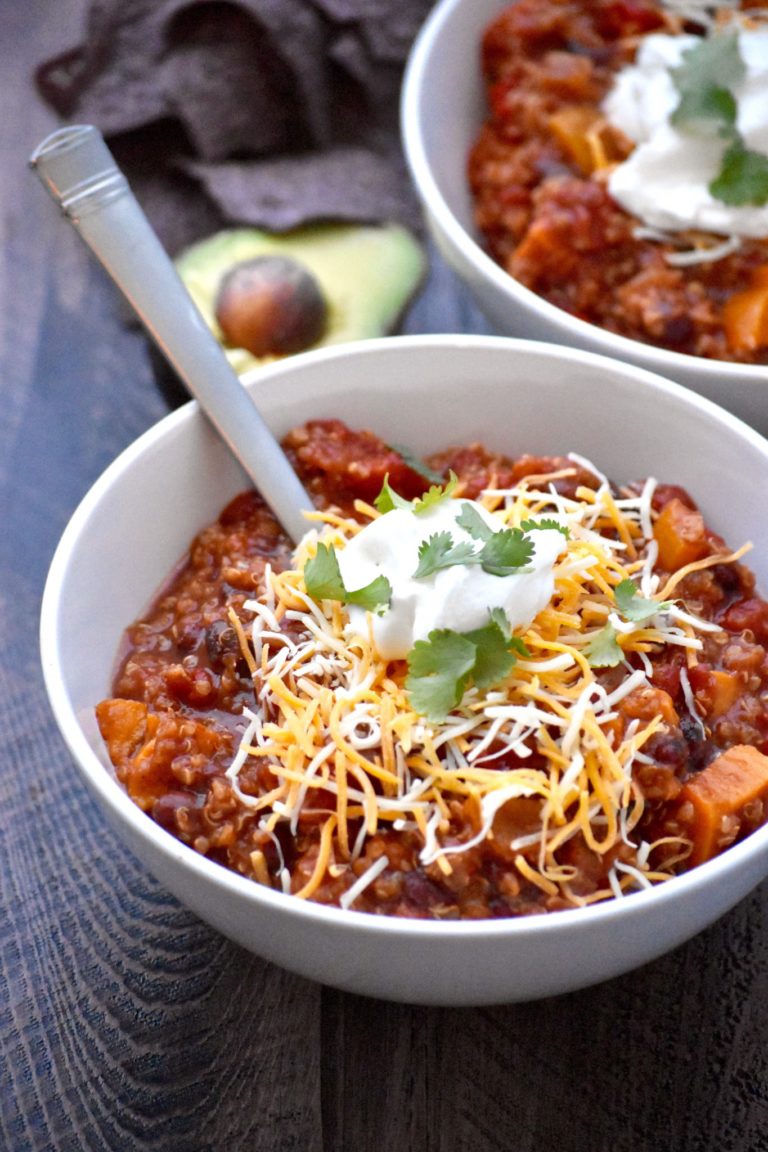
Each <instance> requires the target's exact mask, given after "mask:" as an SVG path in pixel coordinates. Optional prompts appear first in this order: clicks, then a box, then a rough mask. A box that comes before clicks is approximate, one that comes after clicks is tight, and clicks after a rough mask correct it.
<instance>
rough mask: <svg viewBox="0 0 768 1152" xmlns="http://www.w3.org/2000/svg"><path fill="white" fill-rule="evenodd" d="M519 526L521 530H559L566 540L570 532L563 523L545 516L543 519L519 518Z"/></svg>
mask: <svg viewBox="0 0 768 1152" xmlns="http://www.w3.org/2000/svg"><path fill="white" fill-rule="evenodd" d="M520 527H521V528H522V530H523V532H533V531H537V530H538V531H539V532H546V531H549V529H554V530H555V531H556V532H561V533H562V535H563V536H565V538H566V540H569V539H570V537H571V534H570V532H569V531H568V529H567V528H566V527H565V525H564V524H558V522H557V520H553V519H552V518H551V517H547V516H545V517H544V519H543V520H521V521H520Z"/></svg>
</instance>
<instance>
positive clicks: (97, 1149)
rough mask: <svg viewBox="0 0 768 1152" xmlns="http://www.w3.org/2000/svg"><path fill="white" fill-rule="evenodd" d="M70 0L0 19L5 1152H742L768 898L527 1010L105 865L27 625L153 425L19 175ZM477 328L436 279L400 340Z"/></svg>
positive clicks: (133, 379)
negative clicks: (91, 507)
mask: <svg viewBox="0 0 768 1152" xmlns="http://www.w3.org/2000/svg"><path fill="white" fill-rule="evenodd" d="M82 10H83V0H24V2H23V3H22V2H21V0H4V3H3V4H2V5H0V61H1V62H2V67H1V68H0V77H1V79H0V84H2V87H3V102H2V107H3V111H2V118H1V119H0V189H1V190H2V218H1V219H2V224H1V227H2V232H1V235H2V243H1V244H0V406H1V407H0V480H1V482H2V497H1V498H0V509H1V512H0V516H1V520H0V736H2V772H1V774H0V1148H2V1149H3V1150H7V1152H33V1150H34V1152H42V1150H44V1149H45V1150H53V1152H75V1150H80V1149H88V1150H94V1152H103V1150H105V1149H108V1150H115V1152H122V1150H132V1149H158V1150H161V1152H207V1150H210V1152H223V1150H228V1152H229V1150H236V1152H239V1150H240V1149H242V1150H244V1152H289V1150H296V1152H320V1150H323V1152H458V1150H460V1149H461V1150H464V1149H466V1150H467V1152H486V1150H491V1149H497V1150H500V1152H528V1150H531V1152H534V1150H535V1152H570V1150H573V1152H585V1150H588V1152H602V1150H605V1152H608V1150H609V1149H610V1150H614V1149H617V1150H619V1152H621V1150H627V1152H657V1150H662V1149H663V1150H664V1152H726V1150H738V1152H748V1150H749V1152H759V1150H763V1149H766V1148H768V1075H767V1073H768V1056H767V1055H766V1053H767V1052H768V1045H767V1044H766V1041H767V1040H768V888H766V887H765V886H763V887H762V888H761V889H759V890H758V891H756V892H755V893H754V894H753V895H752V896H750V897H749V898H748V899H747V900H745V901H744V902H743V903H742V904H741V905H740V906H739V907H737V908H736V909H735V910H734V911H733V912H731V913H730V914H729V915H728V916H726V917H725V918H724V919H723V920H721V921H720V922H719V923H718V924H716V925H715V926H714V927H713V928H712V929H711V930H710V931H708V932H706V933H704V934H703V935H701V936H699V937H698V938H697V939H695V940H693V941H692V942H691V943H689V944H688V945H686V946H685V947H682V948H679V949H678V950H677V951H676V952H674V953H672V954H671V955H669V956H667V957H665V958H664V959H662V960H659V961H657V962H656V963H654V964H651V965H648V966H647V967H645V968H644V969H642V970H640V971H638V972H635V973H633V974H631V975H628V976H625V977H623V978H621V979H617V980H614V981H612V982H610V983H607V984H604V985H602V986H600V987H597V988H593V989H591V990H588V991H585V992H580V993H578V994H573V995H569V996H564V997H560V998H558V999H552V1000H548V1001H544V1002H540V1003H532V1004H523V1005H511V1006H508V1007H501V1008H492V1009H485V1010H443V1009H421V1008H413V1007H405V1006H401V1005H393V1004H384V1003H377V1002H374V1001H371V1000H365V999H361V998H358V997H354V996H351V995H346V994H343V993H340V992H336V991H332V990H328V989H325V988H322V987H320V986H318V985H316V984H312V983H309V982H307V981H304V980H301V979H299V978H297V977H295V976H292V975H288V974H286V973H285V972H282V971H280V970H278V969H276V968H274V967H271V966H269V965H267V964H266V963H264V962H262V961H261V960H259V959H257V958H255V957H253V956H250V955H248V954H246V953H245V952H243V951H242V950H240V949H239V948H237V947H235V946H234V945H232V944H230V943H229V942H228V941H226V940H224V939H223V938H222V937H220V936H218V935H217V934H216V933H214V932H212V931H211V930H209V929H208V928H207V927H206V926H205V925H204V924H202V923H200V921H199V920H197V919H196V918H195V917H194V916H193V915H192V914H191V913H189V912H187V911H186V910H185V909H184V908H182V907H180V906H179V905H178V904H177V903H176V901H175V900H174V899H172V898H171V897H170V896H169V895H168V893H167V892H165V891H164V890H163V889H162V888H161V887H159V886H158V884H157V883H156V882H155V881H154V879H153V878H152V877H151V876H150V875H149V874H148V873H147V872H146V871H145V870H144V868H143V867H142V866H141V865H140V864H139V863H137V861H136V860H135V859H133V857H132V856H130V855H129V854H128V852H127V851H126V850H125V849H124V848H123V847H122V845H121V844H120V843H119V841H118V840H117V839H116V837H115V836H114V835H113V833H112V832H111V831H110V829H109V828H107V827H106V825H105V823H104V820H103V819H102V817H101V815H100V813H99V812H98V811H97V810H96V808H95V807H94V805H93V803H92V802H91V800H90V798H89V796H88V795H87V794H86V791H85V789H84V787H83V785H82V784H81V782H80V779H79V777H78V775H77V773H76V771H75V769H74V767H73V766H72V764H71V762H70V759H69V756H68V754H67V752H66V750H65V748H64V745H63V743H62V741H61V739H60V738H59V736H58V733H57V730H56V728H55V726H54V723H53V720H52V718H51V715H50V712H49V709H48V706H47V702H46V698H45V693H44V689H43V683H42V677H41V673H40V668H39V662H38V654H37V618H38V611H39V605H40V596H41V592H42V588H43V582H44V579H45V574H46V570H47V567H48V564H49V561H50V558H51V555H52V553H53V550H54V547H55V545H56V542H57V539H58V537H59V535H60V533H61V531H62V529H63V527H64V525H65V523H66V521H67V518H68V517H69V516H70V514H71V513H72V511H73V509H74V508H75V506H76V504H77V502H78V501H79V499H80V497H81V496H82V495H83V494H84V493H85V492H86V490H87V489H88V487H89V486H90V484H91V483H92V481H93V480H95V478H96V477H97V476H98V475H99V473H100V472H101V471H102V469H103V468H104V467H105V466H106V465H107V464H108V463H109V462H110V461H111V460H112V459H113V458H114V457H115V456H116V454H117V453H118V452H119V451H120V450H121V449H122V448H123V447H124V446H125V445H126V444H128V443H129V442H130V441H131V440H133V439H134V437H136V436H137V435H138V434H139V433H140V432H142V431H143V430H144V429H145V428H146V427H147V426H148V425H150V424H151V423H153V422H154V421H155V420H157V419H158V418H159V417H161V416H162V415H163V414H164V412H165V411H166V403H165V401H164V399H163V397H162V394H161V392H160V391H159V389H158V387H157V385H156V382H155V379H154V377H153V374H152V371H151V369H150V365H149V361H148V357H147V352H146V346H145V343H144V341H143V339H142V337H141V336H140V335H139V334H138V333H137V332H135V331H131V330H128V329H127V328H126V327H125V326H124V324H123V323H122V322H121V313H120V309H119V307H118V305H117V302H116V299H115V296H114V294H113V293H112V291H111V289H110V287H109V285H107V284H106V283H105V280H104V277H103V276H102V274H101V273H100V271H99V270H98V269H97V268H96V267H95V266H94V263H93V261H92V260H91V259H90V258H89V256H88V255H87V253H86V251H85V249H84V248H83V247H82V246H81V244H80V242H79V240H78V239H77V237H76V236H75V234H74V232H73V231H72V230H71V229H69V228H68V227H66V226H65V225H64V224H63V223H61V221H60V220H59V218H58V215H57V213H56V211H55V210H54V209H53V207H52V205H51V203H50V202H49V201H48V199H47V198H46V197H45V195H44V194H43V192H42V190H41V189H40V188H39V187H38V186H37V185H36V182H35V181H34V180H33V178H32V177H31V176H30V175H29V174H28V173H27V171H26V168H25V161H26V157H27V156H28V154H29V152H30V151H31V149H32V148H33V147H34V145H35V144H36V143H37V142H38V141H39V140H40V139H41V138H42V137H43V136H44V135H45V134H46V132H48V131H49V130H50V129H51V128H52V127H53V126H54V120H53V118H52V117H51V115H50V114H49V113H48V112H47V110H46V109H45V108H44V107H43V106H42V105H41V104H40V102H39V101H38V100H37V98H36V97H35V95H34V93H33V91H32V88H31V85H30V82H29V77H30V72H31V68H32V65H33V63H34V62H36V61H38V60H40V59H41V58H43V57H45V56H46V55H48V54H50V53H52V52H55V51H58V50H60V49H62V48H64V47H67V46H69V45H70V44H72V43H74V42H76V41H77V40H78V39H79V37H80V34H81V30H82V29H81V20H82ZM462 329H463V330H469V331H480V330H485V326H484V322H483V321H482V320H481V319H480V317H479V316H478V314H477V313H476V312H475V311H474V310H473V308H472V307H471V305H470V304H469V302H468V300H467V298H466V297H465V295H464V294H463V292H462V291H461V290H460V289H459V287H458V286H457V284H456V282H455V280H454V279H453V277H452V276H451V274H450V273H449V272H448V271H447V270H446V269H445V268H444V267H443V266H442V265H441V264H440V263H439V261H438V260H437V259H435V260H434V262H433V274H432V277H431V279H430V281H429V283H428V285H427V287H426V289H425V291H424V293H423V295H422V297H421V298H420V300H419V301H418V303H417V304H416V306H415V307H414V308H413V310H412V312H411V314H410V316H409V319H408V322H407V330H408V331H413V332H421V331H439V330H445V331H451V330H462Z"/></svg>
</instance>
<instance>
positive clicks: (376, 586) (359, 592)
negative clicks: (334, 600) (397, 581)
mask: <svg viewBox="0 0 768 1152" xmlns="http://www.w3.org/2000/svg"><path fill="white" fill-rule="evenodd" d="M391 599H392V585H391V584H390V582H389V580H387V578H386V576H377V577H376V578H375V579H374V580H371V582H370V584H366V585H365V586H364V587H363V588H355V589H353V590H352V591H350V590H347V591H346V593H345V596H344V603H346V604H356V605H357V606H358V608H365V610H366V611H367V612H376V611H377V610H378V609H380V608H386V607H388V606H389V602H390V600H391Z"/></svg>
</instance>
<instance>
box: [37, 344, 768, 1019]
mask: <svg viewBox="0 0 768 1152" xmlns="http://www.w3.org/2000/svg"><path fill="white" fill-rule="evenodd" d="M248 387H250V388H251V389H252V391H253V393H254V395H255V396H257V398H258V403H259V405H260V406H261V408H262V410H263V413H264V415H265V417H266V419H267V422H268V423H269V425H270V426H271V427H272V429H273V431H275V432H276V433H277V434H278V435H281V434H283V433H285V432H286V431H287V430H288V429H289V428H290V427H292V426H294V425H296V424H298V423H301V422H302V421H304V420H306V419H308V418H311V417H329V416H339V417H342V418H343V419H345V420H346V421H347V422H348V423H349V424H350V425H352V426H358V427H362V426H365V427H370V428H372V429H374V430H375V431H376V432H378V433H379V434H381V435H382V436H383V437H384V438H385V439H389V440H392V441H394V442H397V443H405V444H408V445H409V446H410V447H411V448H412V449H413V450H415V451H418V452H428V451H429V450H431V449H436V448H438V447H444V446H447V445H448V444H451V443H457V442H463V443H466V442H469V441H471V440H475V439H479V440H482V441H484V442H485V443H486V444H488V445H489V446H491V447H494V448H497V449H504V450H506V451H508V452H510V453H520V452H524V451H530V452H536V453H539V452H543V453H547V452H550V453H551V452H556V453H562V452H566V451H569V450H573V451H577V452H580V453H582V454H583V455H585V456H588V457H591V458H592V459H593V460H594V462H595V463H596V464H598V465H599V467H600V468H602V469H603V470H604V471H606V472H607V473H608V474H609V475H611V476H613V477H614V478H616V479H619V480H630V479H633V478H640V477H643V476H646V475H649V474H652V475H655V476H657V477H658V478H660V479H664V480H668V481H671V482H674V483H679V484H683V485H684V486H687V487H688V488H690V490H691V491H692V492H693V493H694V494H695V495H696V497H697V498H698V499H699V501H700V504H701V506H702V508H703V509H704V510H705V512H706V514H707V517H708V519H709V522H710V523H711V526H712V527H713V528H714V529H715V530H716V531H719V532H721V533H722V534H724V535H725V536H726V538H727V539H728V541H729V542H731V543H733V544H734V545H738V544H741V543H742V542H743V541H745V540H746V539H751V538H753V536H754V534H755V533H756V532H758V531H759V529H760V523H759V522H756V517H755V509H758V508H760V507H762V505H763V503H764V500H765V492H766V490H768V442H766V441H764V440H763V439H762V438H761V437H760V436H758V435H757V434H756V433H755V432H753V431H752V430H751V429H749V428H747V427H746V426H745V425H743V424H742V423H741V422H740V421H738V420H736V419H735V418H734V417H732V416H730V415H728V414H727V413H725V412H723V411H722V410H720V409H718V408H717V407H715V406H714V405H712V404H710V403H709V402H707V401H705V400H701V399H700V398H699V397H697V396H695V395H694V394H693V393H691V392H687V391H685V390H684V389H681V388H679V387H678V386H676V385H672V384H669V383H667V382H665V381H664V380H662V379H660V378H658V377H655V376H653V375H652V374H650V373H647V372H644V371H643V370H641V369H638V368H635V367H632V366H626V365H621V364H617V363H614V362H611V361H609V360H607V359H604V358H602V357H596V356H593V355H592V354H589V353H586V352H582V351H576V350H571V349H558V348H555V347H553V346H547V345H541V344H535V343H529V342H525V341H512V340H507V339H504V338H501V337H498V338H497V337H486V338H483V337H462V336H432V337H402V338H391V339H384V340H370V341H365V342H364V343H360V344H350V345H345V346H340V347H338V348H329V349H326V350H323V351H321V352H315V353H307V354H305V355H302V356H296V357H292V358H290V359H287V360H285V361H283V362H281V363H278V364H275V365H273V366H271V367H269V368H263V369H261V370H260V371H259V372H258V373H257V374H256V375H255V376H254V377H253V378H252V380H251V381H250V382H249V383H248ZM242 487H244V478H243V475H242V473H241V472H240V469H239V467H238V466H237V465H235V464H234V463H232V462H231V460H230V459H229V457H228V454H227V452H226V450H225V449H224V448H223V447H222V445H221V444H220V443H219V442H218V441H217V439H216V437H215V436H214V434H213V433H212V432H211V430H210V429H209V427H208V425H207V424H206V422H205V420H204V418H203V417H202V416H201V414H200V412H199V410H198V409H197V407H196V405H194V404H189V405H187V406H185V407H184V408H182V409H179V410H178V411H177V412H175V413H173V414H172V415H170V416H168V417H167V418H166V419H165V420H163V421H161V422H160V423H159V424H158V425H157V426H155V427H154V428H152V429H151V430H150V431H148V432H147V433H146V434H145V435H144V436H143V437H141V439H139V440H138V441H137V442H136V443H135V444H134V445H133V446H131V447H130V448H128V449H127V450H126V451H125V452H124V453H123V454H122V455H121V456H120V457H119V458H118V460H117V461H115V463H114V464H113V465H112V466H111V467H110V468H109V469H108V470H107V471H106V473H105V474H104V475H103V476H102V477H101V479H100V480H99V481H98V482H97V483H96V484H95V485H94V487H93V489H92V490H91V491H90V493H89V494H88V495H87V496H86V498H85V499H84V500H83V502H82V504H81V506H80V507H79V508H78V510H77V511H76V512H75V514H74V516H73V517H72V520H71V522H70V524H69V526H68V527H67V529H66V532H65V534H64V536H63V538H62V541H61V544H60V546H59V548H58V550H57V552H56V556H55V558H54V560H53V563H52V566H51V571H50V576H49V579H48V583H47V586H46V590H45V596H44V602H43V610H42V623H41V643H42V659H43V667H44V672H45V679H46V685H47V688H48V693H49V696H50V701H51V704H52V707H53V710H54V713H55V716H56V719H57V721H58V724H59V726H60V729H61V731H62V733H63V735H64V738H65V740H66V741H67V743H68V745H69V748H70V750H71V752H72V755H73V757H74V760H75V762H76V764H77V765H78V767H79V770H80V772H81V773H82V776H83V779H84V780H85V782H86V783H87V785H88V787H89V788H90V790H91V791H92V793H93V794H94V796H95V797H96V799H97V800H98V802H99V804H100V805H101V806H102V808H103V810H104V812H105V814H106V816H107V818H108V819H109V820H110V822H111V823H112V825H113V826H114V827H115V828H116V829H117V831H118V832H119V834H120V835H121V836H122V837H123V838H124V839H125V841H126V842H127V843H128V844H129V845H130V847H131V848H132V849H133V851H134V852H135V853H136V855H137V856H138V857H139V858H140V859H141V860H142V861H144V862H145V864H146V865H147V867H148V868H149V869H150V870H151V871H152V872H154V874H155V875H156V876H157V877H158V878H159V879H160V881H161V882H162V883H163V884H165V885H166V886H167V887H168V888H169V889H170V890H171V891H172V892H173V893H174V894H175V895H176V896H178V897H179V899H181V900H182V901H183V902H184V903H186V904H187V905H188V906H189V907H190V908H192V909H194V911H196V912H197V913H198V914H199V915H200V916H201V917H202V918H203V919H204V920H206V921H208V922H209V923H210V924H212V925H213V926H214V927H216V928H218V929H220V930H221V931H222V932H224V933H225V934H226V935H228V936H230V937H231V938H232V939H233V940H236V941H238V942H239V943H240V944H242V945H244V946H245V947H246V948H249V949H251V950H252V951H254V952H256V953H258V954H259V955H261V956H264V957H266V958H267V959H269V960H272V961H274V962H276V963H278V964H281V965H283V966H284V967H286V968H289V969H291V970H293V971H295V972H299V973H301V974H302V975H305V976H308V977H312V978H315V979H317V980H321V981H323V982H326V983H328V984H332V985H336V986H338V987H341V988H345V989H349V990H351V991H354V992H360V993H364V994H368V995H372V996H380V997H385V998H390V999H398V1000H405V1001H412V1002H417V1003H422V1004H453V1005H462V1004H483V1003H496V1002H504V1001H512V1000H523V999H530V998H534V997H541V996H548V995H551V994H554V993H559V992H565V991H569V990H572V989H575V988H579V987H582V986H585V985H587V984H591V983H594V982H596V981H600V980H603V979H606V978H608V977H611V976H615V975H617V974H619V973H622V972H625V971H627V970H629V969H631V968H633V967H635V966H637V965H639V964H642V963H644V962H645V961H648V960H651V959H652V958H654V957H656V956H658V955H660V954H661V953H663V952H664V951H666V950H668V949H670V948H672V947H674V946H675V945H677V944H679V943H681V942H682V941H683V940H685V939H687V938H688V937H690V936H692V935H693V934H695V933H696V932H698V931H700V930H701V929H702V928H704V927H705V926H706V925H708V924H709V923H711V922H712V921H713V920H714V919H716V918H717V917H718V916H720V915H721V914H722V913H723V912H724V911H726V909H728V908H729V907H730V906H732V905H733V904H734V903H736V901H738V900H739V899H741V898H742V897H743V896H744V895H746V893H747V892H749V890H750V889H751V888H752V887H753V886H754V885H755V884H756V883H758V882H759V881H760V879H761V878H762V877H763V876H764V875H765V874H766V873H767V872H768V829H763V830H761V831H759V832H758V833H756V834H755V835H754V836H753V837H752V838H750V839H749V840H748V841H745V842H744V843H743V844H740V845H737V846H736V847H734V848H732V849H731V850H730V851H729V852H728V853H726V854H725V855H724V856H722V857H721V858H720V859H718V860H715V861H713V862H710V863H709V864H706V865H704V866H703V867H701V868H699V869H697V870H696V871H694V872H691V873H690V874H688V875H686V876H683V877H680V878H679V879H676V880H674V881H672V882H670V883H668V884H666V885H665V886H663V887H660V888H656V889H654V890H653V891H649V892H642V893H638V894H636V895H633V896H631V897H629V898H626V899H624V900H621V901H614V902H611V903H606V904H603V905H600V906H595V907H591V908H585V909H578V910H574V911H572V912H570V911H569V912H561V913H556V914H554V915H551V916H542V917H533V918H529V919H521V920H506V921H493V922H488V921H484V922H473V923H469V922H465V923H425V922H419V921H404V920H399V921H398V920H395V919H391V918H386V917H374V916H367V915H365V914H363V913H357V912H351V911H350V912H343V911H340V910H337V909H329V908H323V907H320V906H318V905H314V904H311V903H308V902H304V901H300V900H297V899H296V898H294V897H286V896H283V895H281V894H279V893H276V892H272V891H268V890H267V889H265V888H262V887H260V886H258V885H256V884H254V883H252V882H250V881H248V880H246V879H244V878H243V877H241V876H237V875H234V874H232V873H230V872H227V871H226V870H225V869H224V868H221V867H219V866H218V865H216V864H214V863H211V862H210V861H208V860H206V859H204V858H203V857H201V856H199V855H197V854H196V853H195V852H194V851H192V849H190V848H187V847H185V846H184V845H182V844H180V843H179V842H178V841H177V840H175V839H174V838H173V837H172V836H171V835H169V834H168V833H167V832H165V831H163V830H162V829H161V828H160V827H159V826H158V825H156V824H154V823H153V822H152V821H151V820H150V819H149V817H147V816H146V815H144V814H143V813H142V812H141V811H140V810H139V809H138V808H137V807H135V805H134V804H133V803H132V802H131V801H130V800H129V799H128V798H127V796H126V795H125V793H124V792H123V790H122V789H121V787H120V786H119V785H118V784H117V783H116V781H115V780H114V778H113V776H112V774H111V772H110V770H109V769H108V768H107V766H106V763H107V762H106V757H105V754H104V752H103V749H102V747H101V742H100V739H99V737H98V734H97V732H96V727H95V722H94V720H93V706H94V705H95V703H96V702H97V701H98V700H100V699H101V698H103V697H104V696H105V695H107V694H108V692H109V684H110V678H111V673H112V670H113V662H114V658H115V653H116V651H117V647H118V643H119V638H120V634H121V630H122V628H123V626H124V625H126V624H127V623H129V622H130V621H131V620H132V619H133V618H134V617H135V616H136V615H137V614H138V613H139V612H140V611H141V610H142V609H143V608H144V607H145V606H146V605H147V603H148V601H149V600H150V598H151V597H152V594H153V593H154V591H155V590H156V588H157V586H158V585H159V584H160V582H161V581H162V580H163V579H164V578H165V576H166V575H167V574H168V573H169V572H170V571H171V570H172V568H173V567H174V565H175V564H176V562H177V561H178V559H179V557H180V556H181V555H182V553H183V552H184V550H185V548H186V546H187V545H188V544H189V542H190V541H191V539H192V537H193V535H194V533H195V532H196V531H197V530H198V529H200V528H201V527H203V525H205V524H206V523H209V522H210V521H212V520H213V519H214V518H215V517H216V515H217V513H218V512H219V510H220V509H221V508H222V507H223V505H224V504H225V503H226V502H227V500H228V499H229V498H230V497H232V496H233V495H234V494H235V493H236V492H237V491H239V490H240V489H241V488H242ZM750 563H751V564H752V566H753V567H754V568H755V569H756V571H757V573H758V577H759V583H760V585H761V586H762V587H763V588H764V589H768V539H762V540H759V539H758V540H757V541H756V547H755V550H754V552H753V553H752V554H751V557H750Z"/></svg>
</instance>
